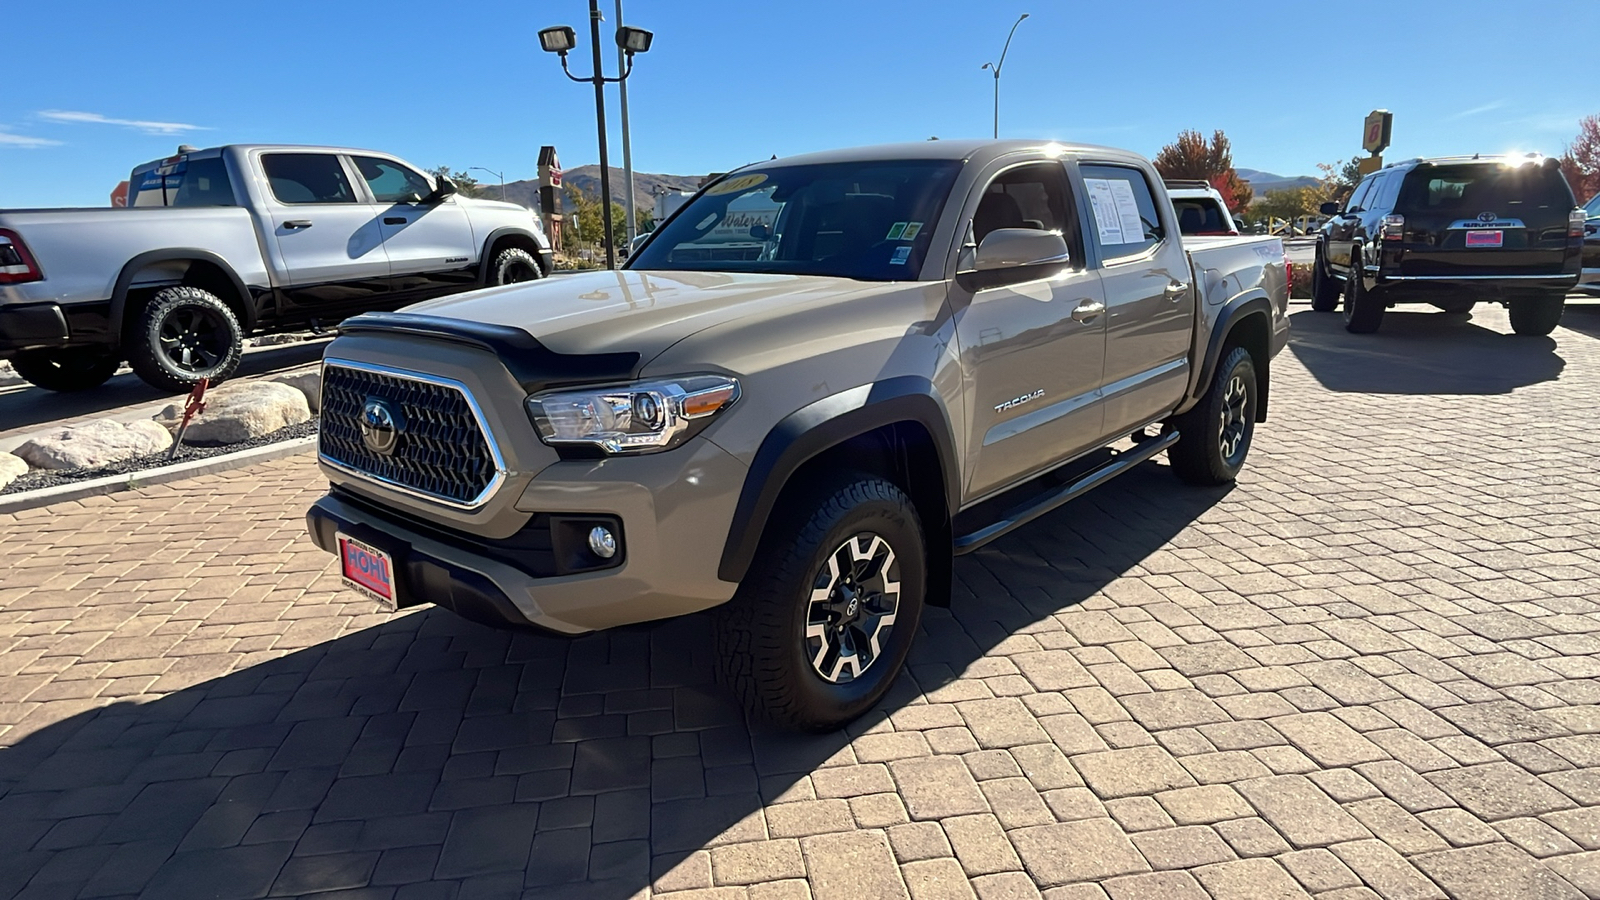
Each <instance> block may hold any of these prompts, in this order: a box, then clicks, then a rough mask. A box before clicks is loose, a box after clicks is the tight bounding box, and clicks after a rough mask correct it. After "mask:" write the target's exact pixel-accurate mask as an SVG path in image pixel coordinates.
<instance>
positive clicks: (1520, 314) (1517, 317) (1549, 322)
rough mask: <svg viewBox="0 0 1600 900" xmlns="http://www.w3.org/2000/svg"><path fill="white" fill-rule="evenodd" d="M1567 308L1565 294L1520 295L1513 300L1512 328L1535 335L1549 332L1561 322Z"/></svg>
mask: <svg viewBox="0 0 1600 900" xmlns="http://www.w3.org/2000/svg"><path fill="white" fill-rule="evenodd" d="M1566 308H1567V296H1566V295H1565V294H1547V295H1545V296H1543V297H1518V298H1516V299H1514V300H1512V301H1511V330H1512V331H1515V332H1516V333H1517V334H1527V335H1535V336H1542V335H1546V334H1549V333H1550V332H1552V331H1555V330H1556V326H1557V325H1559V324H1561V314H1562V313H1563V312H1565V311H1566Z"/></svg>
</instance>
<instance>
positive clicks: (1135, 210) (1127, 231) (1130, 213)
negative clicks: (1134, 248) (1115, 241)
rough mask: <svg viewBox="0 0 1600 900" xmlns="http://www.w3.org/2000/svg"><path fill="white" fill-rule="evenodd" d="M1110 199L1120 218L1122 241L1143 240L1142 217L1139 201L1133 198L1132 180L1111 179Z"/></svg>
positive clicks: (1134, 242)
mask: <svg viewBox="0 0 1600 900" xmlns="http://www.w3.org/2000/svg"><path fill="white" fill-rule="evenodd" d="M1111 199H1112V200H1114V201H1116V204H1117V217H1118V218H1119V219H1121V220H1122V242H1123V243H1125V244H1137V243H1139V242H1140V241H1142V240H1144V219H1143V218H1142V217H1141V216H1140V215H1139V201H1138V200H1136V199H1134V196H1133V184H1132V182H1128V181H1123V180H1122V179H1120V178H1119V179H1115V180H1113V181H1112V182H1111Z"/></svg>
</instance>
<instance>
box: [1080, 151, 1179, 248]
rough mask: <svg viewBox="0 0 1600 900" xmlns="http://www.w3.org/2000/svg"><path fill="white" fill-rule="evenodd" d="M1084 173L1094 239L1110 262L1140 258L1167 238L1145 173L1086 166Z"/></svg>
mask: <svg viewBox="0 0 1600 900" xmlns="http://www.w3.org/2000/svg"><path fill="white" fill-rule="evenodd" d="M1080 170H1081V171H1082V173H1083V187H1084V191H1085V192H1086V193H1087V194H1088V195H1089V213H1090V216H1089V217H1090V219H1091V220H1092V221H1093V223H1094V229H1093V231H1094V237H1095V240H1096V241H1097V242H1098V243H1099V246H1100V253H1101V256H1102V257H1103V258H1104V259H1105V260H1106V261H1107V262H1113V261H1115V260H1119V259H1127V258H1129V257H1133V256H1139V255H1141V254H1143V253H1145V252H1146V251H1148V250H1149V249H1150V248H1152V247H1154V246H1156V245H1157V244H1159V243H1161V242H1162V241H1163V240H1165V239H1166V229H1165V228H1164V227H1163V226H1162V224H1161V214H1160V213H1158V212H1156V198H1155V194H1154V193H1153V192H1152V191H1151V190H1150V182H1149V181H1148V180H1147V179H1146V178H1145V176H1144V173H1143V172H1141V171H1140V170H1138V169H1134V168H1130V167H1128V166H1091V165H1086V166H1082V167H1080Z"/></svg>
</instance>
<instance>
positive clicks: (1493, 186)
mask: <svg viewBox="0 0 1600 900" xmlns="http://www.w3.org/2000/svg"><path fill="white" fill-rule="evenodd" d="M1572 206H1573V203H1572V191H1571V189H1570V188H1568V187H1567V182H1566V179H1564V178H1562V177H1561V172H1560V170H1559V169H1556V168H1554V167H1545V166H1542V165H1520V166H1507V165H1504V164H1500V163H1476V164H1473V163H1464V164H1458V165H1434V166H1420V167H1418V168H1416V169H1413V170H1412V171H1411V173H1410V174H1409V175H1407V176H1406V183H1405V187H1404V188H1403V189H1402V190H1401V192H1400V203H1399V208H1398V210H1397V211H1398V212H1400V213H1402V214H1405V215H1409V214H1412V213H1440V214H1445V215H1450V216H1454V217H1460V218H1468V219H1470V218H1472V217H1474V216H1477V215H1478V214H1479V213H1482V212H1486V211H1487V212H1493V213H1498V214H1499V215H1501V216H1505V217H1508V218H1514V217H1522V218H1527V217H1529V216H1534V217H1536V218H1538V219H1546V218H1551V217H1555V218H1559V219H1561V220H1563V221H1564V220H1565V219H1566V217H1567V213H1568V212H1570V211H1571V209H1572Z"/></svg>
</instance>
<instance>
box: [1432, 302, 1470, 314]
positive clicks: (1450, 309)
mask: <svg viewBox="0 0 1600 900" xmlns="http://www.w3.org/2000/svg"><path fill="white" fill-rule="evenodd" d="M1429 305H1430V306H1436V307H1438V308H1439V309H1440V310H1441V311H1442V312H1447V313H1450V314H1451V315H1460V314H1461V313H1469V312H1472V308H1473V307H1474V306H1477V305H1478V301H1476V300H1434V301H1432V302H1430V303H1429Z"/></svg>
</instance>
